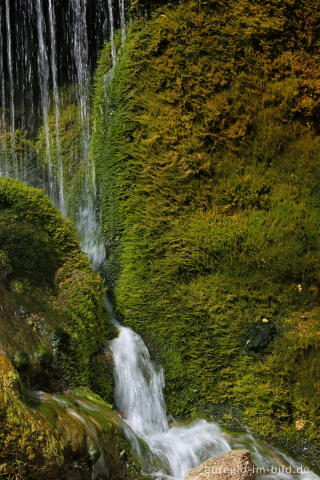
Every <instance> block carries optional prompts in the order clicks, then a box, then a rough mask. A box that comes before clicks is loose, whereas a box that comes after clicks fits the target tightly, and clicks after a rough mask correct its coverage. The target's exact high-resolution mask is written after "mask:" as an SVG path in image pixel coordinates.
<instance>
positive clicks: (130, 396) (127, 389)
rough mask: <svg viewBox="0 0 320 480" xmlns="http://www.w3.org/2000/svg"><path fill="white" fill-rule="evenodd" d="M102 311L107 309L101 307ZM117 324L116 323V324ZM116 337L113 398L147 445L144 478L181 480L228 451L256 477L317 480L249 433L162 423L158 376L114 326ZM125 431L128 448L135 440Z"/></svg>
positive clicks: (142, 349) (139, 344)
mask: <svg viewBox="0 0 320 480" xmlns="http://www.w3.org/2000/svg"><path fill="white" fill-rule="evenodd" d="M106 306H107V307H108V306H109V304H108V303H106ZM117 325H119V324H117ZM118 328H119V337H118V338H116V339H114V340H112V342H111V344H110V348H111V350H112V354H113V361H114V377H115V399H116V403H117V406H118V408H119V409H120V410H121V411H123V412H124V415H125V418H126V422H127V424H128V426H130V427H131V429H132V431H133V432H134V433H135V434H136V435H137V436H138V437H139V438H142V439H143V440H144V441H145V442H147V444H148V446H149V448H150V451H151V453H152V454H153V457H152V456H151V459H148V461H147V462H146V459H145V458H144V459H143V460H145V461H144V465H145V469H146V473H148V474H149V475H150V474H151V476H153V477H155V478H158V479H162V480H164V479H166V480H169V479H170V480H184V478H185V474H186V472H187V471H188V470H190V469H191V468H193V467H195V466H197V465H199V464H200V463H201V462H203V461H204V460H206V459H208V458H210V457H215V456H220V455H222V454H223V453H225V452H228V451H229V450H230V449H231V448H233V449H237V448H240V449H249V450H250V451H251V452H252V457H253V461H254V463H255V465H256V466H257V467H258V468H259V469H260V470H258V472H260V474H259V475H258V477H259V476H260V477H261V478H268V479H272V480H293V479H299V480H319V477H318V476H317V475H316V474H315V473H313V472H312V471H310V470H308V469H307V468H306V467H305V466H304V465H302V464H301V463H300V462H297V461H295V460H293V459H292V458H291V457H289V456H288V455H286V454H284V453H283V452H281V451H279V450H278V449H276V448H274V447H271V446H269V445H268V444H266V443H265V442H263V441H260V440H257V439H255V438H254V437H253V436H252V434H251V433H250V432H248V433H242V434H223V433H222V431H221V429H220V428H219V427H218V425H216V424H215V423H208V422H206V421H205V420H197V421H195V422H193V423H191V424H189V425H174V426H172V427H170V426H169V424H168V419H167V415H166V408H165V402H164V397H163V388H164V375H163V371H162V369H157V368H156V367H155V366H154V365H153V364H152V362H151V359H150V355H149V352H148V349H147V347H146V346H145V344H144V343H143V340H142V338H141V337H140V336H139V335H137V334H136V333H134V332H133V331H132V330H130V329H129V328H125V327H121V326H118ZM131 429H130V430H128V432H129V433H130V435H128V438H129V440H130V441H131V442H132V446H133V448H136V449H137V451H138V453H140V455H143V454H142V453H141V451H140V450H139V447H137V445H138V443H137V439H136V437H135V435H133V434H132V431H131Z"/></svg>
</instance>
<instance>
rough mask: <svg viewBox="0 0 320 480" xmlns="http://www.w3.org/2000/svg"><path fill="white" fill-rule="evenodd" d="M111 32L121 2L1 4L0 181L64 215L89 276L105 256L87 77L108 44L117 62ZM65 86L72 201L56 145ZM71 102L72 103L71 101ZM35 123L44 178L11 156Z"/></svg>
mask: <svg viewBox="0 0 320 480" xmlns="http://www.w3.org/2000/svg"><path fill="white" fill-rule="evenodd" d="M117 28H120V29H121V34H122V39H124V38H125V4H124V0H90V1H89V0H66V1H63V2H62V1H61V0H47V1H44V0H29V1H28V2H25V1H24V0H12V1H9V0H0V88H1V92H0V113H1V123H0V141H1V148H0V176H10V177H15V178H18V179H19V180H21V181H25V182H27V183H29V184H31V185H34V186H38V187H42V188H44V189H45V191H46V192H47V194H48V195H49V196H50V198H51V200H52V201H53V202H54V203H55V205H56V206H57V207H58V208H59V209H60V211H61V212H62V214H63V215H64V216H71V217H72V219H73V221H74V223H75V224H76V227H77V230H78V233H79V235H80V238H81V246H82V249H83V250H84V251H85V253H87V255H88V256H89V259H90V260H91V262H92V264H93V267H94V268H95V269H99V268H101V267H102V265H103V263H104V261H105V255H106V254H105V247H104V242H103V240H102V237H101V235H100V230H101V227H100V217H101V212H100V205H99V195H98V189H97V186H96V175H95V165H94V164H93V162H92V160H91V159H90V148H89V145H90V122H89V110H90V104H89V99H90V88H91V76H92V72H93V70H94V68H95V65H96V60H97V55H98V52H99V49H100V48H102V46H103V45H104V43H105V41H106V40H107V39H108V38H109V39H110V41H111V45H112V48H111V51H112V59H113V63H114V62H115V60H116V50H115V44H114V32H115V29H117ZM68 85H72V89H71V90H70V89H69V90H70V91H71V95H73V93H72V92H74V90H75V91H76V102H77V104H78V106H79V129H80V137H81V138H80V144H81V145H80V147H79V152H80V153H79V154H78V153H77V162H78V164H79V166H80V167H79V171H81V175H82V177H81V178H82V180H81V181H79V187H77V188H76V192H77V193H76V195H77V198H71V196H72V195H74V194H73V193H71V194H70V192H69V193H68V194H67V193H66V192H67V187H66V185H67V180H66V179H65V175H67V176H68V175H69V174H70V173H69V172H68V168H69V167H68V165H66V164H64V157H63V155H62V146H61V138H60V128H61V125H60V123H61V111H62V108H63V106H64V102H65V95H66V93H65V92H66V89H65V86H68ZM71 102H72V103H74V102H75V101H74V99H73V98H72V99H71ZM49 115H51V117H49ZM51 118H53V119H54V126H53V128H52V125H51V124H50V122H51V123H52V120H51ZM41 123H42V132H43V138H44V143H45V155H44V156H45V158H44V160H45V163H46V169H45V170H44V169H43V167H42V166H41V165H42V164H41V162H40V161H38V160H35V159H34V158H33V157H32V155H31V154H27V153H26V154H24V153H23V152H22V149H21V148H20V147H19V149H18V152H19V153H18V154H17V148H16V145H17V147H18V146H19V145H18V143H17V141H16V138H17V136H18V139H20V138H21V132H22V131H26V132H27V133H26V134H23V135H25V136H24V137H23V138H27V139H28V138H32V137H34V136H36V135H37V131H38V129H39V127H40V124H41ZM19 132H20V133H19ZM7 133H9V134H10V135H11V140H9V139H8V135H7ZM19 135H20V137H19ZM23 135H22V136H23ZM72 192H73V191H72ZM66 195H67V196H66ZM68 195H69V196H68ZM75 202H76V205H77V208H75ZM76 212H77V213H76Z"/></svg>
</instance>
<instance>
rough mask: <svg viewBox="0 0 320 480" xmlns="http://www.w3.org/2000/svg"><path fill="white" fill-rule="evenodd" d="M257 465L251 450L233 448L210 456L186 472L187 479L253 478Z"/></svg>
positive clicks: (232, 479) (228, 479) (221, 479)
mask: <svg viewBox="0 0 320 480" xmlns="http://www.w3.org/2000/svg"><path fill="white" fill-rule="evenodd" d="M254 478H255V466H254V464H253V463H252V460H251V457H250V452H249V450H231V452H227V453H225V454H224V455H222V456H221V457H216V458H209V460H206V461H205V462H203V463H201V465H199V466H198V467H195V468H193V469H192V470H189V472H187V473H186V476H185V480H253V479H254Z"/></svg>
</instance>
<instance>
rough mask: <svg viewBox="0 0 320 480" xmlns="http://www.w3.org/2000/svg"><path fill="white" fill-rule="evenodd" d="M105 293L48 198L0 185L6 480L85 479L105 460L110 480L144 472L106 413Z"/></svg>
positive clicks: (110, 333)
mask: <svg viewBox="0 0 320 480" xmlns="http://www.w3.org/2000/svg"><path fill="white" fill-rule="evenodd" d="M104 293H105V288H104V285H103V282H102V279H101V277H100V276H99V275H98V274H96V273H94V272H93V271H92V268H91V265H90V264H89V262H88V260H87V258H86V256H85V255H84V254H83V253H82V252H81V250H80V248H79V239H78V238H77V236H76V233H75V230H74V228H73V227H72V226H71V224H70V222H68V221H65V220H64V219H63V218H62V216H61V214H60V212H59V211H58V210H57V209H56V208H55V207H54V206H53V204H52V203H51V202H50V200H49V199H48V197H47V196H46V195H45V194H44V193H43V192H42V191H41V190H38V189H35V188H31V187H28V186H26V185H24V184H22V183H20V182H18V181H17V180H12V179H5V178H1V179H0V475H1V476H3V477H4V478H16V479H25V478H33V479H35V480H36V479H40V478H43V475H45V476H46V477H47V478H52V479H57V478H61V479H70V478H79V479H83V480H84V479H90V478H92V469H93V471H95V468H97V467H96V466H95V465H99V462H100V463H101V460H100V459H101V458H102V455H104V457H105V463H106V468H107V469H108V471H109V473H110V478H114V479H115V480H123V479H136V480H137V479H138V478H140V473H139V472H140V469H141V465H140V464H139V462H138V460H137V459H136V458H135V457H134V455H133V453H132V451H131V448H130V445H129V443H128V441H127V440H126V439H125V436H124V433H123V430H122V427H121V421H120V418H119V417H118V416H117V415H116V412H114V411H112V410H111V405H110V403H112V402H113V375H112V362H111V361H110V358H109V357H108V356H106V355H105V354H104V351H105V347H106V344H107V341H108V339H111V338H113V337H114V336H115V335H116V331H115V329H114V327H113V326H112V325H111V323H110V322H109V319H108V314H107V312H106V311H105V309H104V307H103V300H104ZM39 392H46V393H45V394H44V393H42V394H40V393H39ZM66 392H67V393H66ZM59 393H60V396H59V395H58V394H59ZM62 393H63V396H62V395H61V394H62ZM102 452H103V453H102ZM104 474H105V475H107V473H106V471H104ZM99 478H102V477H101V476H100V477H99Z"/></svg>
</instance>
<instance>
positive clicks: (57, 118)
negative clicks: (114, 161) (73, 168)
mask: <svg viewBox="0 0 320 480" xmlns="http://www.w3.org/2000/svg"><path fill="white" fill-rule="evenodd" d="M48 8H49V20H50V22H49V23H50V46H51V75H52V84H53V100H54V108H55V142H56V143H55V144H56V157H57V161H58V175H57V176H58V182H59V209H60V211H61V213H62V215H64V216H65V201H64V180H63V161H62V155H61V143H60V129H59V123H60V102H59V90H58V82H57V72H58V70H57V46H56V17H55V12H54V8H53V4H52V0H49V4H48Z"/></svg>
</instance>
